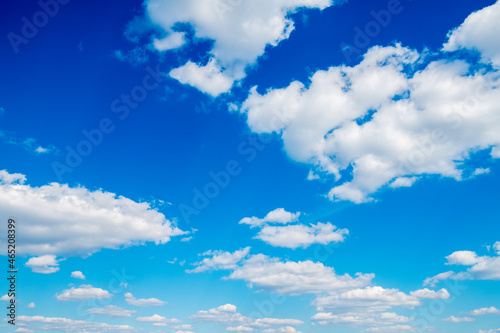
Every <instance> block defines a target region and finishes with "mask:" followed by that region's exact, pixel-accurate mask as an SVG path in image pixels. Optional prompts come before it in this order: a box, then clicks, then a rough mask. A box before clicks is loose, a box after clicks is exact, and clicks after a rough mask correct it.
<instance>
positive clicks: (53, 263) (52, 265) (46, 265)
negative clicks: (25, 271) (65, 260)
mask: <svg viewBox="0 0 500 333" xmlns="http://www.w3.org/2000/svg"><path fill="white" fill-rule="evenodd" d="M59 261H60V260H57V259H56V256H53V255H44V256H41V257H32V258H30V259H29V260H28V261H27V262H26V264H25V265H26V266H27V267H29V268H31V270H32V271H33V272H35V273H42V274H51V273H55V272H57V271H59Z"/></svg>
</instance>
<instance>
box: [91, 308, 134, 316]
mask: <svg viewBox="0 0 500 333" xmlns="http://www.w3.org/2000/svg"><path fill="white" fill-rule="evenodd" d="M87 311H88V312H90V313H93V314H102V315H108V316H110V317H115V318H128V317H131V316H132V314H133V313H135V312H136V311H134V310H125V309H123V308H120V307H118V306H115V305H107V306H105V307H104V308H92V309H88V310H87Z"/></svg>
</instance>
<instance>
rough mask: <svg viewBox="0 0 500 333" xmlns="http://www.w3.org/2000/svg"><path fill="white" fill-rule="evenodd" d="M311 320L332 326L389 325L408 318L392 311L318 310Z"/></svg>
mask: <svg viewBox="0 0 500 333" xmlns="http://www.w3.org/2000/svg"><path fill="white" fill-rule="evenodd" d="M311 319H312V320H313V321H317V322H318V324H320V325H322V326H324V325H334V326H354V327H356V326H383V325H391V324H395V323H407V322H409V321H410V318H408V317H405V316H399V315H397V314H395V313H392V312H382V313H368V312H362V313H351V312H348V313H343V314H332V313H330V312H328V313H325V312H320V313H317V314H315V315H314V316H312V317H311Z"/></svg>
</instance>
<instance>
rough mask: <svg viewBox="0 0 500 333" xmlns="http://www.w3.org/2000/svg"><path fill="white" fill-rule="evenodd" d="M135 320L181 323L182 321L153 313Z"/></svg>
mask: <svg viewBox="0 0 500 333" xmlns="http://www.w3.org/2000/svg"><path fill="white" fill-rule="evenodd" d="M135 320H137V321H142V322H147V323H174V324H175V323H180V322H181V321H180V320H179V319H175V318H172V319H169V318H166V317H163V316H160V315H157V314H154V315H152V316H151V317H138V318H136V319H135Z"/></svg>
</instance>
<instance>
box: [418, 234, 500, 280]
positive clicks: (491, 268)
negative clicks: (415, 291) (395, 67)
mask: <svg viewBox="0 0 500 333" xmlns="http://www.w3.org/2000/svg"><path fill="white" fill-rule="evenodd" d="M493 248H494V249H496V250H497V252H496V253H495V255H493V256H479V255H478V254H477V253H476V252H474V251H456V252H453V253H452V254H450V255H449V256H447V257H446V259H447V263H446V264H447V265H460V266H470V267H469V268H467V269H466V270H465V271H462V272H453V271H448V272H444V273H440V274H438V275H436V276H433V277H430V278H427V279H425V281H424V285H431V286H435V285H436V283H438V282H439V281H441V280H446V279H455V280H500V252H499V251H498V242H496V243H495V244H494V245H493Z"/></svg>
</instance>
